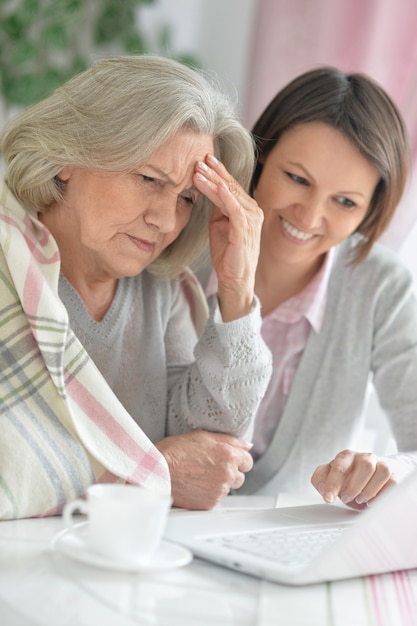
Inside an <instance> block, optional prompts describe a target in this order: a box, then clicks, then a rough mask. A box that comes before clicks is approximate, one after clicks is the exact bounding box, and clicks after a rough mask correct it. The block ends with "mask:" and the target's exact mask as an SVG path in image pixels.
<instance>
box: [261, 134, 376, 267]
mask: <svg viewBox="0 0 417 626" xmlns="http://www.w3.org/2000/svg"><path fill="white" fill-rule="evenodd" d="M378 180H379V174H378V171H377V169H376V168H375V167H374V165H372V164H371V163H370V162H369V161H367V160H366V158H365V157H364V156H363V155H362V154H361V153H360V152H359V151H358V149H357V148H356V147H355V146H354V145H353V144H352V143H351V142H350V141H349V140H348V139H347V138H346V137H345V136H344V135H343V134H342V133H341V132H339V131H337V130H335V129H334V128H332V127H331V126H329V125H327V124H324V123H322V122H311V123H306V124H300V125H298V126H295V127H294V128H292V129H290V130H288V131H287V132H286V133H284V135H283V136H282V137H281V139H280V140H279V142H278V143H277V144H276V145H275V147H274V148H273V150H272V151H271V152H270V153H269V154H268V156H267V157H266V159H265V163H264V164H263V168H262V172H261V176H260V178H259V182H258V185H257V187H256V190H255V193H254V197H255V199H256V201H257V202H258V204H259V206H260V207H261V208H262V209H263V211H264V214H265V220H264V225H263V230H262V246H261V250H262V254H264V253H266V254H267V256H268V257H269V259H270V260H271V261H274V260H279V261H280V262H284V263H290V264H293V263H300V264H303V265H304V266H305V268H306V269H309V268H311V267H312V266H313V265H314V264H315V263H317V262H318V261H319V258H320V257H322V256H323V255H324V254H325V253H326V252H327V251H328V250H329V249H330V248H331V247H332V246H335V245H336V244H338V243H340V242H341V241H343V240H344V239H346V237H348V236H349V235H350V234H351V233H353V232H354V231H355V230H356V228H357V227H358V226H359V224H360V223H361V222H362V220H363V219H364V217H365V215H366V213H367V210H368V207H369V205H370V202H371V199H372V196H373V193H374V190H375V187H376V185H377V183H378Z"/></svg>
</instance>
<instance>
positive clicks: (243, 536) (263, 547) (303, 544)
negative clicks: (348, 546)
mask: <svg viewBox="0 0 417 626" xmlns="http://www.w3.org/2000/svg"><path fill="white" fill-rule="evenodd" d="M343 529H344V527H343V526H339V527H332V528H321V529H318V530H312V529H308V530H306V531H303V530H301V529H299V530H296V531H293V530H291V531H289V530H288V529H287V530H274V529H268V530H262V531H255V532H250V533H248V532H246V533H240V534H239V533H233V534H230V535H216V536H211V537H206V541H207V542H209V543H211V544H212V545H216V546H224V547H227V548H233V549H235V550H238V551H239V552H246V553H248V554H253V555H256V556H262V557H263V558H265V559H268V560H270V561H274V562H276V563H277V562H278V563H281V564H282V565H285V566H300V565H304V564H306V563H309V562H310V561H311V560H312V559H313V558H314V557H315V556H316V555H317V554H318V553H319V552H320V551H321V550H322V549H323V548H324V546H325V545H327V544H328V543H329V542H331V541H334V540H335V539H336V538H337V537H338V536H339V535H340V533H341V532H342V531H343Z"/></svg>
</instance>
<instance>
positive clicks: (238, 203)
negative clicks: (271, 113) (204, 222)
mask: <svg viewBox="0 0 417 626" xmlns="http://www.w3.org/2000/svg"><path fill="white" fill-rule="evenodd" d="M193 182H194V185H195V186H196V187H197V189H198V190H199V191H200V192H201V193H203V194H204V195H205V196H207V198H208V199H209V200H211V202H212V203H213V213H212V217H211V221H210V252H211V259H212V263H213V267H214V269H215V271H216V274H217V280H218V292H217V296H218V300H219V306H220V311H221V314H222V318H223V321H225V322H227V321H231V320H234V319H237V318H239V317H242V316H243V315H247V314H248V313H249V312H250V310H251V307H252V304H253V296H254V285H255V272H256V266H257V263H258V257H259V249H260V239H261V230H262V223H263V212H262V210H261V209H260V208H259V206H258V205H257V203H256V202H255V200H254V199H253V198H251V197H250V196H249V195H248V194H247V193H246V192H245V191H244V190H243V189H242V187H241V186H240V185H239V184H238V183H237V181H236V180H235V179H234V178H233V177H232V176H231V175H230V174H229V173H228V172H227V170H226V168H225V167H224V165H223V164H222V163H220V162H219V161H218V160H217V159H215V158H214V157H213V156H211V155H207V157H206V159H205V161H204V162H199V163H197V164H196V169H195V174H194V181H193Z"/></svg>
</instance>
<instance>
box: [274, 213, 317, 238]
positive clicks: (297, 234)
mask: <svg viewBox="0 0 417 626" xmlns="http://www.w3.org/2000/svg"><path fill="white" fill-rule="evenodd" d="M280 220H281V223H282V225H283V227H284V230H285V232H286V233H288V234H289V235H291V237H294V238H295V239H299V240H300V241H308V240H309V239H313V237H315V235H313V234H312V233H305V232H303V231H302V230H298V228H295V226H291V224H289V223H288V222H287V220H285V219H284V218H283V217H280Z"/></svg>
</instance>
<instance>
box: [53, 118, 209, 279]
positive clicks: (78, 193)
mask: <svg viewBox="0 0 417 626" xmlns="http://www.w3.org/2000/svg"><path fill="white" fill-rule="evenodd" d="M207 153H213V140H212V137H210V136H206V135H198V134H196V133H193V132H191V131H185V130H182V131H180V132H178V133H177V134H176V135H174V136H173V137H172V138H171V139H169V140H168V141H166V142H165V143H164V144H163V145H162V146H161V147H160V148H159V149H158V150H157V151H156V152H154V153H153V154H152V155H151V156H150V158H149V159H148V160H147V162H146V163H145V164H144V165H141V166H139V167H138V168H137V169H136V170H135V171H134V172H132V173H130V174H120V173H112V172H101V171H98V170H90V169H83V168H76V167H66V168H64V169H63V170H62V171H61V172H60V175H59V176H60V178H61V179H62V180H63V181H65V183H66V188H65V204H64V205H63V206H60V207H56V209H57V211H56V218H55V219H56V220H57V221H58V227H59V232H61V244H62V233H64V235H63V245H60V249H62V250H61V252H62V253H63V254H65V249H66V248H67V247H68V248H69V249H71V250H74V249H75V250H76V251H77V254H73V259H72V263H73V264H78V266H79V270H80V271H81V272H86V271H87V268H88V273H89V274H91V275H93V276H96V277H97V278H100V279H101V280H106V279H107V278H111V279H114V278H120V277H122V276H133V275H136V274H138V273H140V272H141V271H142V270H143V269H144V268H145V267H147V266H148V265H149V264H150V263H152V261H154V260H155V259H156V258H157V257H158V256H159V254H160V253H161V252H162V251H163V250H164V249H165V248H166V247H167V246H169V245H170V244H171V243H172V242H173V241H174V240H175V239H176V238H177V237H178V235H179V234H180V232H181V231H182V230H183V228H184V227H185V226H186V224H187V223H188V221H189V219H190V215H191V211H192V208H193V205H194V204H195V202H196V200H197V198H198V197H199V192H198V191H197V189H196V188H195V187H194V185H193V174H194V170H195V164H196V163H197V161H202V160H204V157H205V155H206V154H207ZM53 210H54V209H52V211H53ZM51 217H52V216H51ZM57 221H56V222H55V223H56V224H57ZM59 224H60V225H59ZM83 268H84V269H83Z"/></svg>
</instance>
